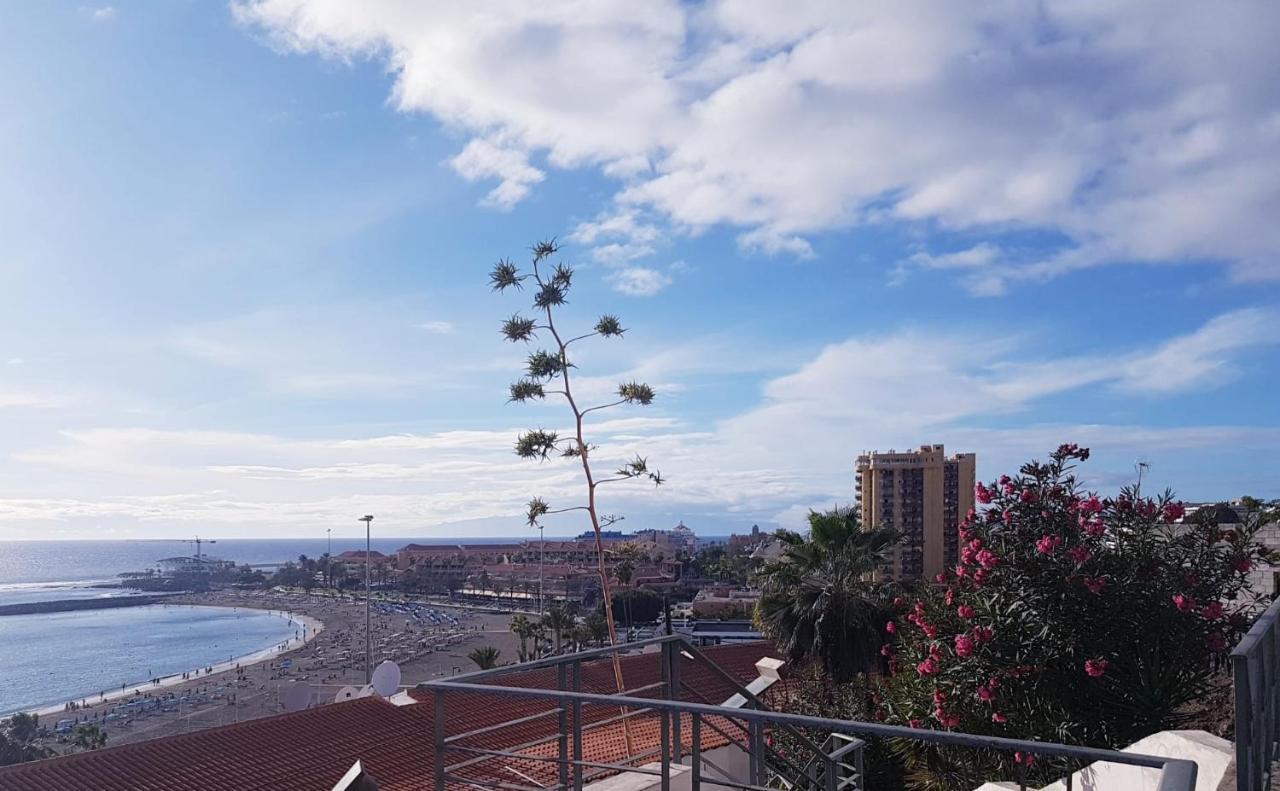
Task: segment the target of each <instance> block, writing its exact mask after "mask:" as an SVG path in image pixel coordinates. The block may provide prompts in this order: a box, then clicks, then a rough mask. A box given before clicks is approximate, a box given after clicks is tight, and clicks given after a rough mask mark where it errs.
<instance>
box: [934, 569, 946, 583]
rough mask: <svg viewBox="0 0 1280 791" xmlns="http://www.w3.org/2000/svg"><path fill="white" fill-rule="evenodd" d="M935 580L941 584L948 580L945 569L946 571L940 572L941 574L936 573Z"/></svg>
mask: <svg viewBox="0 0 1280 791" xmlns="http://www.w3.org/2000/svg"><path fill="white" fill-rule="evenodd" d="M933 581H934V582H936V583H938V584H939V585H941V584H942V583H944V582H946V581H947V574H946V572H945V571H944V572H942V573H940V574H936V575H934V577H933Z"/></svg>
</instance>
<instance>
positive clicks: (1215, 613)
mask: <svg viewBox="0 0 1280 791" xmlns="http://www.w3.org/2000/svg"><path fill="white" fill-rule="evenodd" d="M1200 615H1202V616H1204V617H1205V618H1208V619H1209V620H1210V621H1216V620H1218V619H1219V618H1221V617H1222V602H1216V601H1215V602H1210V603H1208V604H1206V605H1205V606H1204V607H1201V608H1200Z"/></svg>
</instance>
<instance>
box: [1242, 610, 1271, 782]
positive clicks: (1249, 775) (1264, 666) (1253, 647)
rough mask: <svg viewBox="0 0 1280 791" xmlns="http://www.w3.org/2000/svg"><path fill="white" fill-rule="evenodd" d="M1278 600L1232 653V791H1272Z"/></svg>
mask: <svg viewBox="0 0 1280 791" xmlns="http://www.w3.org/2000/svg"><path fill="white" fill-rule="evenodd" d="M1278 662H1280V599H1276V600H1275V601H1273V602H1272V603H1271V606H1270V607H1268V608H1267V611H1266V612H1264V613H1263V614H1262V616H1261V617H1260V618H1258V620H1257V621H1254V624H1253V627H1252V628H1251V629H1250V630H1249V632H1248V633H1247V634H1246V635H1245V636H1244V638H1243V639H1241V640H1240V643H1239V645H1237V646H1236V647H1235V648H1234V649H1233V650H1232V651H1231V673H1232V676H1233V677H1234V684H1235V699H1236V700H1235V709H1236V789H1237V791H1263V789H1268V788H1271V783H1272V777H1273V775H1274V764H1275V761H1276V759H1277V758H1280V750H1278V749H1277V748H1278V747H1280V745H1277V739H1280V667H1278V666H1277V663H1278Z"/></svg>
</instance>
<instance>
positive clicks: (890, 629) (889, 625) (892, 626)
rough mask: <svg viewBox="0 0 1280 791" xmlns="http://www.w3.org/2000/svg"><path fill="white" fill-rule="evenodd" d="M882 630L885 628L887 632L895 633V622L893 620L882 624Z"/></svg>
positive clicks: (896, 630)
mask: <svg viewBox="0 0 1280 791" xmlns="http://www.w3.org/2000/svg"><path fill="white" fill-rule="evenodd" d="M884 630H885V631H886V632H888V633H889V634H897V633H898V625H897V624H896V623H894V622H893V621H889V622H888V623H886V624H885V625H884Z"/></svg>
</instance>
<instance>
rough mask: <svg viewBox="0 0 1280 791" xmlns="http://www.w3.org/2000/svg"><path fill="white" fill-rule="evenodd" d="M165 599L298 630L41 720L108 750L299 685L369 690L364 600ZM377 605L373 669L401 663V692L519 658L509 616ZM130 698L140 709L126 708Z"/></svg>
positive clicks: (258, 704)
mask: <svg viewBox="0 0 1280 791" xmlns="http://www.w3.org/2000/svg"><path fill="white" fill-rule="evenodd" d="M168 603H169V604H173V605H181V604H187V605H197V606H216V607H233V608H242V607H248V608H253V609H258V610H269V611H273V612H277V613H281V614H282V615H287V616H288V617H292V618H293V620H295V621H296V622H297V623H298V625H299V629H298V631H297V635H296V637H295V638H292V639H290V640H289V641H288V642H287V643H283V644H280V645H277V646H273V647H271V648H268V649H265V650H263V651H259V652H257V653H255V654H252V655H249V656H244V657H236V658H234V659H232V660H231V661H227V662H222V663H220V664H217V665H213V666H212V667H211V668H201V669H199V670H196V669H193V671H192V672H191V673H187V674H182V675H178V676H172V677H169V678H165V679H161V680H160V682H159V683H150V684H142V685H134V686H130V687H128V688H127V689H125V690H123V691H122V690H119V689H117V690H114V691H112V692H110V693H107V695H105V696H94V697H93V698H90V699H86V700H85V701H84V705H79V704H77V705H76V707H75V708H74V709H73V710H67V709H66V708H65V707H64V706H53V707H48V708H46V709H44V710H42V711H41V712H40V715H41V722H42V724H45V725H48V726H50V727H52V726H53V725H54V723H55V722H56V721H57V720H60V719H75V720H77V721H79V722H86V721H87V722H90V723H95V724H97V725H99V726H101V727H104V728H105V729H106V731H107V734H108V737H107V738H108V741H107V744H108V745H116V744H127V743H129V742H136V741H143V740H146V739H155V738H158V737H162V736H169V735H172V734H176V733H187V732H190V731H195V730H201V729H205V728H211V727H216V726H219V725H225V724H229V723H234V722H239V721H243V720H249V719H254V718H257V717H265V716H268V715H271V714H278V713H280V712H282V711H284V710H285V706H284V702H283V701H284V693H283V690H284V689H285V688H287V687H289V686H291V685H293V684H294V683H296V682H300V681H301V682H306V683H307V684H309V685H310V686H311V689H312V696H311V704H310V705H312V706H316V705H325V704H328V703H332V702H333V701H334V699H335V697H336V696H337V695H338V693H339V691H340V690H342V689H343V688H344V687H347V686H352V687H357V688H359V687H362V686H363V685H364V681H365V671H364V648H365V632H364V602H363V600H362V599H352V598H350V597H346V598H336V597H329V596H324V595H320V594H313V595H312V596H307V595H305V594H302V593H297V594H292V593H289V594H283V593H275V592H268V593H262V592H245V593H240V592H212V593H203V594H188V595H183V596H179V597H174V598H172V599H170V600H169V602H168ZM373 606H374V611H373V616H372V619H371V626H372V642H373V666H374V667H377V666H378V664H379V663H380V662H382V661H383V660H386V659H390V660H392V661H395V662H396V663H398V664H399V665H400V669H401V687H402V688H406V687H411V686H414V685H416V684H418V683H420V682H422V681H427V680H430V679H432V678H439V677H441V676H446V675H451V674H454V673H458V672H465V671H467V670H473V669H475V668H474V665H473V664H472V662H471V660H469V659H468V658H467V654H468V653H470V651H471V650H472V649H473V648H475V647H477V646H480V645H492V646H494V647H496V648H498V649H499V650H500V651H501V652H502V655H501V658H500V661H501V662H504V663H505V662H507V661H514V660H515V658H516V645H517V640H516V638H515V636H514V635H513V634H511V631H510V623H511V615H510V614H506V613H488V612H481V611H476V610H469V609H463V608H454V607H442V606H439V605H436V604H417V605H416V608H410V607H406V606H403V605H402V606H399V607H397V606H395V605H394V604H393V603H392V602H381V601H378V600H375V601H374V604H373ZM415 609H416V613H415V611H414V610H415ZM130 701H140V702H141V703H136V704H135V705H133V706H131V707H128V708H125V704H127V703H129V702H130ZM144 709H149V710H145V711H144ZM108 717H110V719H108ZM54 746H55V747H59V748H61V746H60V745H54ZM60 751H61V749H60Z"/></svg>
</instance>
